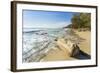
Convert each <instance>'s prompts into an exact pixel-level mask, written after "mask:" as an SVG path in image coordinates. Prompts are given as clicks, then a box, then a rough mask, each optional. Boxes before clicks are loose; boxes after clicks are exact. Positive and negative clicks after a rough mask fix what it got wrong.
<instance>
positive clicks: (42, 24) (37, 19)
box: [23, 10, 75, 28]
mask: <svg viewBox="0 0 100 73" xmlns="http://www.w3.org/2000/svg"><path fill="white" fill-rule="evenodd" d="M73 14H75V12H58V11H35V10H23V27H24V28H61V27H64V26H67V25H69V24H70V23H71V18H72V16H73Z"/></svg>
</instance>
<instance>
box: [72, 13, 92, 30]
mask: <svg viewBox="0 0 100 73" xmlns="http://www.w3.org/2000/svg"><path fill="white" fill-rule="evenodd" d="M71 22H72V24H71V25H70V26H71V27H72V28H89V29H91V14H90V13H79V14H75V15H73V17H72V19H71Z"/></svg>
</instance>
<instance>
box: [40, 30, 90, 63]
mask: <svg viewBox="0 0 100 73" xmlns="http://www.w3.org/2000/svg"><path fill="white" fill-rule="evenodd" d="M74 32H75V34H77V35H78V36H79V37H81V38H83V39H85V40H84V41H82V42H80V43H79V44H78V45H79V47H80V49H81V50H82V51H83V52H85V53H87V54H89V55H90V53H91V50H90V42H91V41H90V35H91V32H90V31H80V32H79V31H78V30H74ZM66 36H67V35H66ZM61 43H62V44H63V46H62V45H61ZM56 44H57V45H58V47H52V48H51V49H50V50H49V52H48V53H47V54H46V56H45V57H44V58H43V59H42V60H41V61H42V62H46V61H62V60H63V61H64V60H76V58H74V57H71V56H70V54H69V52H68V50H66V49H68V48H66V47H64V46H66V40H65V38H64V37H63V38H57V41H56Z"/></svg>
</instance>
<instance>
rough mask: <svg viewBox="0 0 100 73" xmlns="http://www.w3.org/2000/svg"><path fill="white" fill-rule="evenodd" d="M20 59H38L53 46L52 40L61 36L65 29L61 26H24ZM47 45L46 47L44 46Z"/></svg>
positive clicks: (27, 60)
mask: <svg viewBox="0 0 100 73" xmlns="http://www.w3.org/2000/svg"><path fill="white" fill-rule="evenodd" d="M22 33H23V38H22V40H23V49H22V61H23V62H31V61H38V60H39V59H37V58H38V57H40V55H42V54H43V53H44V52H46V51H48V48H49V47H51V46H53V45H54V43H53V41H54V40H55V39H56V38H58V37H63V36H64V35H65V34H66V31H65V30H64V29H63V28H55V29H54V28H24V29H23V32H22ZM45 46H47V47H45Z"/></svg>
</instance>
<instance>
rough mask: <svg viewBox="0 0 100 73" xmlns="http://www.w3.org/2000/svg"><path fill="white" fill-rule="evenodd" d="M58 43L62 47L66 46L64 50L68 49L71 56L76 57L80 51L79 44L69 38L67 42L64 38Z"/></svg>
mask: <svg viewBox="0 0 100 73" xmlns="http://www.w3.org/2000/svg"><path fill="white" fill-rule="evenodd" d="M57 44H58V46H59V47H60V48H65V50H63V51H67V52H68V55H69V56H71V57H75V56H76V55H78V54H79V52H80V48H79V46H78V45H77V44H76V43H74V42H72V41H71V40H67V42H64V40H60V41H58V42H57Z"/></svg>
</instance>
